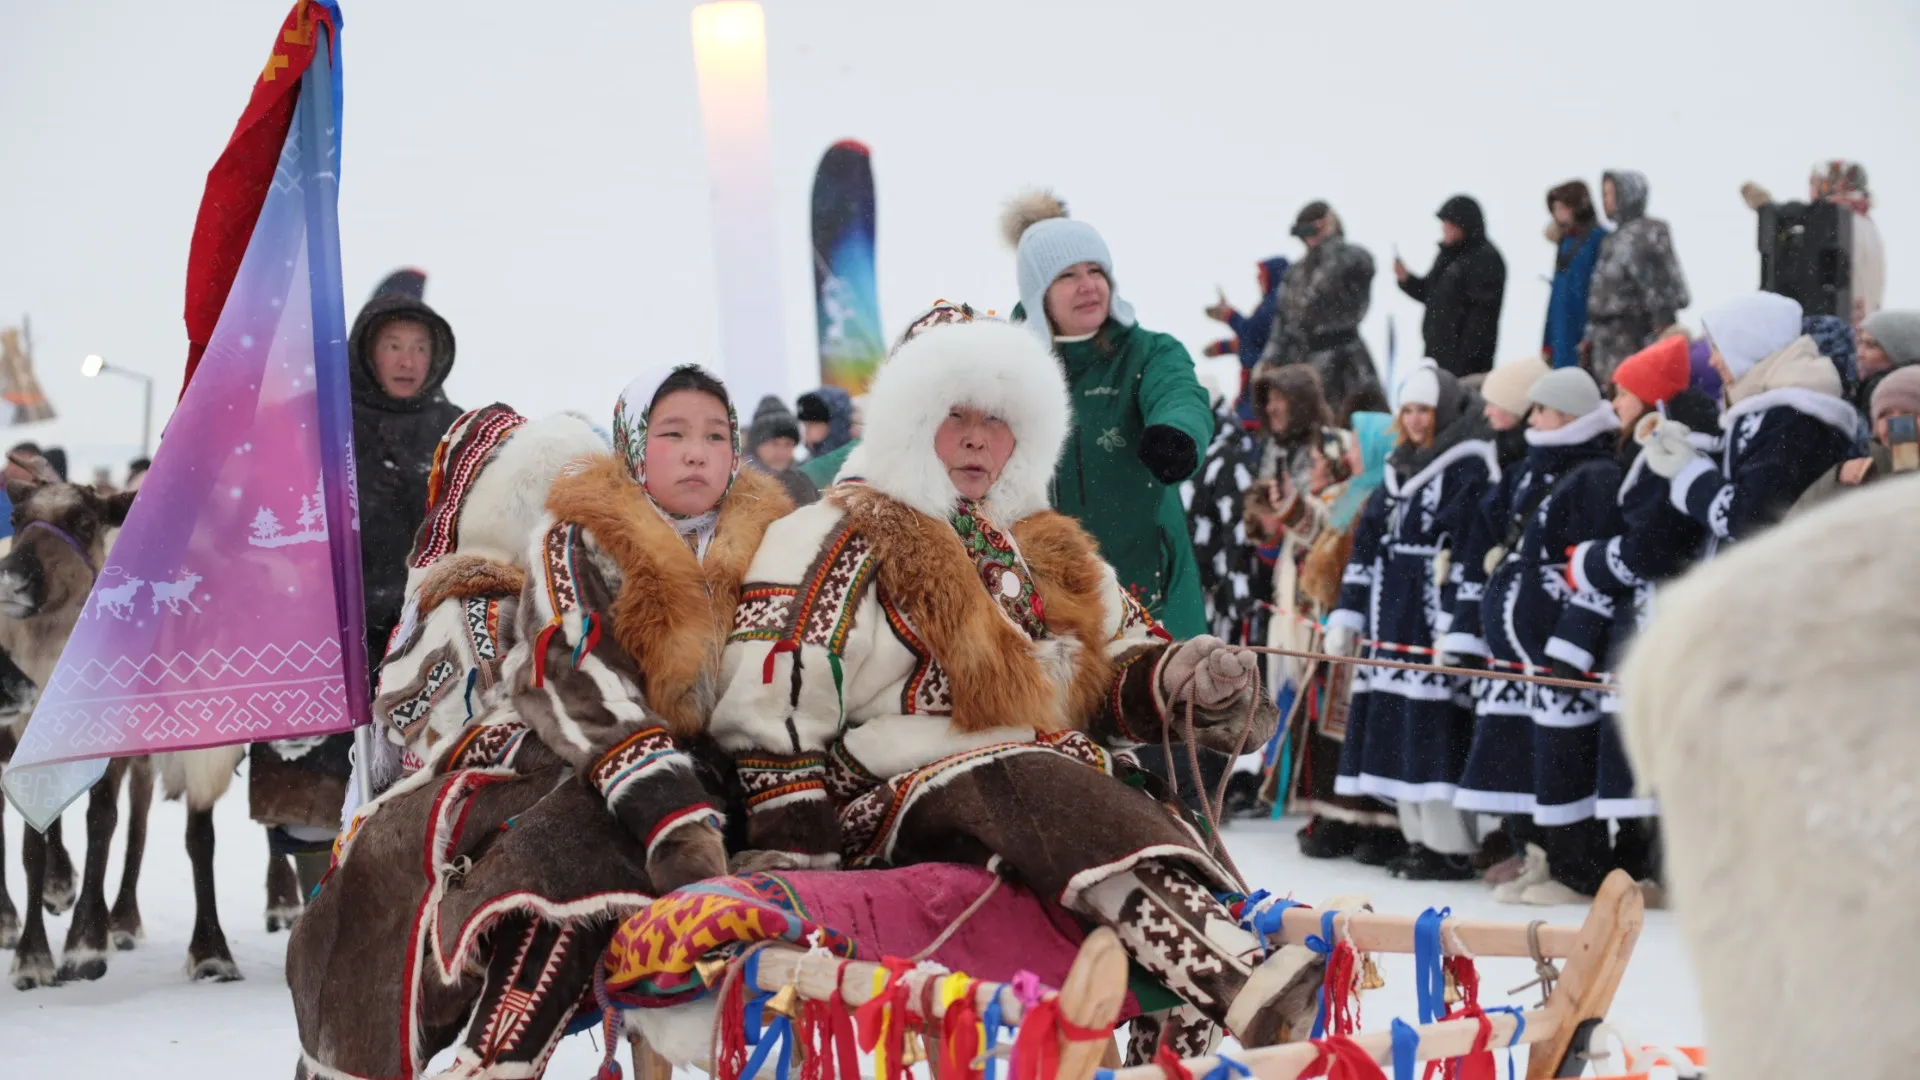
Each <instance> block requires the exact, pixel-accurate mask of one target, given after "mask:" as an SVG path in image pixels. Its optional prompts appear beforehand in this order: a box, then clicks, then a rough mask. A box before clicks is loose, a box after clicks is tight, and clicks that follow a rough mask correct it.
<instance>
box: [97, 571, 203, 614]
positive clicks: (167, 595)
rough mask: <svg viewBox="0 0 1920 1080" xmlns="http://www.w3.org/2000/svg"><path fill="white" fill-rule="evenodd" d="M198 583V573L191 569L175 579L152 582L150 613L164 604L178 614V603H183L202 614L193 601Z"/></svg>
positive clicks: (156, 610)
mask: <svg viewBox="0 0 1920 1080" xmlns="http://www.w3.org/2000/svg"><path fill="white" fill-rule="evenodd" d="M133 580H134V581H135V583H138V582H139V579H138V578H135V579H133ZM198 584H200V575H199V574H196V573H194V572H192V571H191V570H189V571H187V572H186V575H185V576H184V577H182V578H180V579H179V580H177V581H155V582H152V585H153V612H152V613H153V614H155V615H158V614H160V605H161V604H165V605H167V610H168V611H169V612H171V613H172V614H175V615H178V614H180V605H181V604H185V605H187V606H188V607H190V608H192V609H193V610H194V614H196V615H198V614H204V613H203V612H201V610H200V605H199V604H196V603H194V602H193V587H194V586H196V585H198ZM103 595H104V594H103Z"/></svg>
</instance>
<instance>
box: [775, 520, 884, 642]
mask: <svg viewBox="0 0 1920 1080" xmlns="http://www.w3.org/2000/svg"><path fill="white" fill-rule="evenodd" d="M872 554H873V545H872V544H871V543H869V542H868V541H867V538H866V537H864V536H861V535H859V534H858V533H856V532H854V531H853V530H852V528H850V527H846V528H842V529H841V530H840V533H839V535H837V536H835V537H834V538H833V540H832V541H831V542H830V543H829V544H828V545H827V548H826V550H824V551H822V552H821V555H820V560H819V562H818V563H817V564H816V566H817V569H816V570H815V571H814V573H813V574H812V575H810V576H809V578H808V580H807V584H806V587H805V589H804V590H803V591H802V592H801V593H800V596H799V603H798V605H797V611H796V612H795V615H796V617H795V625H794V628H793V631H792V632H793V635H794V636H795V637H797V638H798V640H799V641H800V642H801V643H802V644H806V645H818V646H820V647H821V648H824V649H826V650H827V652H829V653H831V654H833V655H834V656H839V655H841V654H842V653H843V652H845V651H846V645H847V633H848V631H850V630H852V629H853V609H854V606H855V605H856V604H857V603H858V602H859V598H860V593H861V591H862V590H863V589H865V588H866V585H867V582H868V581H869V580H871V579H872V577H873V558H872Z"/></svg>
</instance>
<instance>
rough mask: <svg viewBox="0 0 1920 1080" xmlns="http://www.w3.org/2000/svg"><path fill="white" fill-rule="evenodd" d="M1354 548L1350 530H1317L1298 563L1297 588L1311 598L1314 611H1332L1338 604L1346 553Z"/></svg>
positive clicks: (1320, 612) (1344, 571)
mask: <svg viewBox="0 0 1920 1080" xmlns="http://www.w3.org/2000/svg"><path fill="white" fill-rule="evenodd" d="M1352 552H1353V530H1352V529H1338V530H1336V529H1331V528H1329V529H1328V530H1326V531H1325V532H1323V533H1321V534H1320V537H1319V539H1317V540H1315V541H1314V542H1313V547H1311V548H1309V549H1308V550H1307V557H1306V558H1305V559H1304V560H1302V562H1301V564H1300V585H1299V588H1300V592H1301V593H1302V594H1304V595H1305V596H1306V597H1307V599H1309V600H1311V601H1313V603H1314V607H1315V611H1314V614H1316V615H1321V614H1325V613H1326V612H1329V611H1332V610H1333V609H1334V608H1335V607H1337V606H1339V604H1340V582H1341V578H1342V577H1343V575H1345V573H1346V571H1347V556H1348V555H1350V554H1352Z"/></svg>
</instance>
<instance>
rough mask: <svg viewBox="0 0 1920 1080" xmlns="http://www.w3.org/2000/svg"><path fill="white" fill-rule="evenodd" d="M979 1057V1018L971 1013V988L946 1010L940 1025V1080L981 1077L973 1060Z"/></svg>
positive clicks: (974, 1012)
mask: <svg viewBox="0 0 1920 1080" xmlns="http://www.w3.org/2000/svg"><path fill="white" fill-rule="evenodd" d="M979 1056H980V1014H979V1013H978V1012H976V1011H974V1007H973V992H972V988H971V987H969V988H968V992H967V993H965V994H963V995H961V996H960V997H958V998H955V999H954V1001H953V1004H951V1005H948V1006H947V1015H946V1018H945V1019H943V1020H942V1021H941V1022H940V1062H939V1068H938V1072H937V1073H936V1074H935V1075H937V1076H938V1077H939V1078H940V1080H972V1078H973V1077H976V1076H979V1075H980V1070H979V1069H976V1068H974V1067H973V1059H974V1058H977V1057H979Z"/></svg>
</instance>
